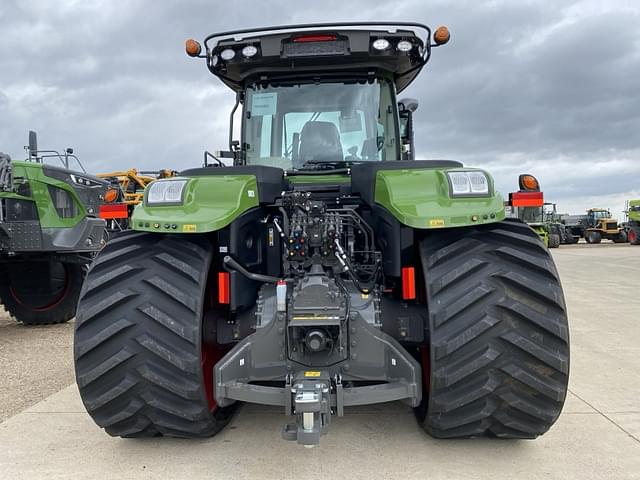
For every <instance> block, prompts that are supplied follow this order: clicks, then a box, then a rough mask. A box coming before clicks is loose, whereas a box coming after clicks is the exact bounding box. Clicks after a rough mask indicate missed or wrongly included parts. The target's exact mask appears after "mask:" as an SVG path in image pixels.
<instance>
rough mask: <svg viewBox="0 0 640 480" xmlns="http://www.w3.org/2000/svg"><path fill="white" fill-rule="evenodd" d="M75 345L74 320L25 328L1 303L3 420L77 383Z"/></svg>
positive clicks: (0, 418) (0, 400)
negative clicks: (74, 373) (74, 366)
mask: <svg viewBox="0 0 640 480" xmlns="http://www.w3.org/2000/svg"><path fill="white" fill-rule="evenodd" d="M72 344H73V322H69V323H65V324H62V325H43V326H39V327H25V326H24V325H22V324H20V323H18V322H16V321H15V320H13V319H12V318H11V317H9V314H8V313H6V312H5V311H4V309H3V308H2V307H1V306H0V375H1V377H0V378H1V380H0V422H2V421H3V420H6V419H7V418H9V417H11V416H13V415H15V414H16V413H19V412H21V411H22V410H24V409H25V408H27V407H30V406H31V405H33V404H35V403H37V402H39V401H40V400H43V399H44V398H46V397H48V396H49V395H51V394H53V393H55V392H57V391H58V390H60V389H62V388H64V387H66V386H67V385H70V384H71V383H73V382H74V375H73V358H72V353H71V352H72V348H73V345H72ZM0 476H1V475H0Z"/></svg>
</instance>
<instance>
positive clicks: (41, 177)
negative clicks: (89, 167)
mask: <svg viewBox="0 0 640 480" xmlns="http://www.w3.org/2000/svg"><path fill="white" fill-rule="evenodd" d="M12 166H13V179H14V184H15V183H17V182H18V181H19V179H20V178H24V179H25V180H26V182H27V183H28V184H29V188H30V190H31V197H23V196H21V195H17V194H15V193H10V192H0V197H4V198H20V199H23V200H32V201H34V202H35V203H36V206H37V208H38V217H39V219H40V226H41V227H42V228H70V227H74V226H75V225H77V224H78V223H79V222H80V221H81V220H82V219H83V218H84V217H85V216H86V213H85V207H84V205H83V204H82V202H81V201H80V198H78V195H77V193H76V191H75V190H74V189H73V188H72V187H71V186H70V185H68V184H67V183H65V182H63V181H61V180H58V179H55V178H51V177H48V176H46V175H45V174H44V172H43V170H42V167H43V165H42V164H41V163H35V162H12ZM49 185H51V186H54V187H57V188H60V189H62V190H65V191H66V192H68V193H69V194H70V195H71V197H72V198H73V201H74V202H75V203H76V206H77V207H78V209H77V210H78V215H76V216H75V217H72V218H60V216H59V215H58V213H57V212H56V209H55V207H54V205H53V201H52V199H51V194H50V193H49V188H48V186H49Z"/></svg>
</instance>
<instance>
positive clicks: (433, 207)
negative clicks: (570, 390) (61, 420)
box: [74, 23, 569, 446]
mask: <svg viewBox="0 0 640 480" xmlns="http://www.w3.org/2000/svg"><path fill="white" fill-rule="evenodd" d="M448 40H449V33H448V30H447V29H446V28H444V27H441V28H438V29H437V30H436V31H435V32H434V33H433V34H432V32H431V30H430V29H429V28H428V27H426V26H424V25H421V24H418V23H396V24H393V25H389V24H386V23H385V24H381V23H363V24H357V25H354V24H316V25H296V26H292V27H271V28H267V29H255V30H246V31H231V32H225V33H219V34H214V35H210V36H209V37H207V38H206V40H205V41H204V46H201V45H200V44H199V43H198V42H196V41H194V40H189V41H187V44H186V50H187V53H188V54H189V55H191V56H193V57H198V58H202V59H204V61H205V62H206V65H207V67H208V69H209V71H210V72H211V73H212V74H213V75H215V76H216V77H218V78H219V79H220V80H222V82H223V83H224V84H226V85H227V86H229V87H230V88H231V89H232V90H233V92H234V93H235V95H236V105H235V107H234V110H233V111H234V112H235V111H236V110H237V109H238V108H240V109H241V111H242V115H241V118H242V120H241V129H240V131H241V136H240V139H239V140H237V141H236V140H235V139H234V138H233V136H230V142H229V144H230V149H229V151H227V152H218V153H217V154H216V155H215V156H213V155H211V156H210V157H211V158H212V162H211V164H209V163H208V162H206V164H205V166H203V167H202V168H194V169H190V170H186V171H183V172H181V173H180V174H179V175H178V176H176V177H173V178H168V179H161V180H157V181H155V182H153V183H151V184H150V185H148V186H147V188H146V189H145V197H144V200H143V202H142V204H140V205H138V206H137V207H136V208H135V211H134V213H133V216H132V221H131V228H132V231H129V232H125V233H124V234H122V235H121V236H119V237H117V238H115V239H113V240H111V241H109V243H108V244H107V245H106V247H105V248H104V249H103V250H102V251H101V252H100V253H99V254H98V256H97V258H96V260H95V262H94V263H93V265H92V267H91V269H90V271H89V273H88V276H87V279H86V281H85V284H84V287H83V290H82V294H81V298H80V303H79V308H78V316H77V321H76V330H75V345H74V354H75V369H76V379H77V383H78V387H79V391H80V395H81V397H82V400H83V402H84V405H85V407H86V409H87V411H88V412H89V414H90V415H91V416H92V417H93V419H94V421H95V422H96V423H97V424H98V425H99V426H100V427H102V428H104V429H105V430H106V431H107V433H109V434H110V435H113V436H121V437H148V436H157V435H164V436H172V437H207V436H211V435H214V434H216V433H217V432H218V431H220V429H222V428H223V427H224V426H225V425H226V424H227V422H228V421H229V419H230V418H231V414H232V412H233V410H234V407H235V406H236V405H237V404H238V403H239V402H251V403H256V404H263V405H271V406H277V407H278V408H280V409H282V412H283V413H284V414H285V416H286V417H287V418H288V419H289V420H288V421H287V422H286V424H285V425H284V427H283V429H282V436H283V438H285V439H288V440H292V441H296V442H298V443H299V444H302V445H306V446H312V445H316V444H318V442H319V440H320V435H321V434H322V433H324V432H326V430H327V428H328V427H329V424H330V421H331V419H332V418H334V417H338V418H339V417H341V416H343V415H345V413H346V412H347V411H348V407H352V406H357V405H367V404H375V403H383V402H391V401H401V402H404V403H406V404H407V405H410V406H411V407H413V408H414V409H415V413H416V417H417V420H418V422H419V424H420V425H421V426H422V427H423V428H424V429H425V430H426V431H427V432H429V433H430V434H431V435H433V436H435V437H439V438H457V437H474V436H485V435H488V436H499V437H507V438H535V437H537V436H538V435H541V434H543V433H544V432H546V431H547V430H548V429H549V428H550V426H551V425H552V424H553V423H554V422H555V421H556V420H557V418H558V416H559V415H560V411H561V409H562V406H563V403H564V400H565V396H566V394H567V380H568V373H569V337H568V335H569V332H568V327H567V312H566V307H565V302H564V297H563V292H562V288H561V285H560V278H559V276H558V272H557V271H556V267H555V265H554V262H553V259H552V258H551V256H550V254H549V251H548V250H547V249H546V248H545V246H544V244H543V243H542V241H541V240H540V237H539V236H538V235H537V234H536V233H535V232H534V231H533V230H531V228H529V227H528V226H527V225H526V224H525V223H522V222H520V221H518V220H505V210H504V205H503V202H502V197H501V195H500V194H499V193H498V192H497V191H496V190H495V189H494V181H493V179H492V177H491V176H490V175H489V174H488V173H487V172H485V171H484V170H481V169H478V168H465V167H463V165H462V164H461V163H459V162H456V161H449V160H415V159H414V158H413V157H414V156H415V153H414V150H413V148H411V147H412V138H413V127H412V121H411V120H412V118H411V117H412V115H413V114H414V112H415V110H416V107H417V102H416V101H415V100H398V99H397V97H396V95H397V93H399V92H400V91H402V90H403V89H405V88H406V87H407V86H408V85H409V84H410V83H411V82H412V81H413V80H414V79H415V78H416V76H417V75H418V73H419V72H420V70H421V69H422V68H423V67H424V65H425V64H426V63H427V61H428V60H429V57H430V55H431V52H432V50H433V49H434V47H436V46H439V45H442V44H444V43H446V42H447V41H448ZM231 118H232V125H231V128H230V135H233V132H234V130H233V113H232V115H231ZM401 132H402V133H401ZM220 158H233V166H224V164H223V162H222V161H221V160H220Z"/></svg>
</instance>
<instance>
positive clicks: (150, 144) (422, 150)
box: [0, 0, 640, 217]
mask: <svg viewBox="0 0 640 480" xmlns="http://www.w3.org/2000/svg"><path fill="white" fill-rule="evenodd" d="M357 20H381V21H390V20H399V21H420V22H423V23H426V24H428V25H430V26H432V27H433V28H435V27H436V26H438V25H440V24H445V25H447V26H448V27H449V28H450V30H451V32H452V39H451V41H450V43H449V44H448V45H446V46H444V47H441V48H438V49H435V50H434V52H433V56H432V61H431V62H430V64H429V65H428V66H427V68H425V70H424V71H423V73H422V75H421V76H420V77H419V78H418V79H417V80H416V82H415V83H414V84H413V85H412V86H411V87H410V88H408V89H407V90H406V91H405V92H403V94H402V95H401V96H408V97H413V98H417V99H418V100H419V101H420V108H419V109H418V112H417V113H416V118H415V128H416V130H417V140H416V149H417V154H418V157H419V158H450V159H459V160H462V161H463V162H464V163H465V164H466V165H468V166H479V167H483V168H486V169H488V170H489V171H490V172H491V173H493V174H494V176H495V178H496V183H497V185H498V188H499V189H500V190H501V191H502V192H503V193H504V194H506V193H508V192H509V191H512V190H515V189H517V175H518V174H519V173H523V172H526V173H532V174H534V175H536V176H538V178H539V179H540V181H541V183H542V187H543V190H544V191H545V197H546V200H547V201H553V202H557V203H558V207H559V210H560V211H563V212H570V213H579V212H581V211H583V210H585V209H586V208H588V207H591V206H604V207H608V208H611V210H612V211H613V213H614V214H616V215H618V217H622V214H621V211H622V210H623V205H624V200H625V199H627V198H640V161H639V160H640V2H638V1H637V0H634V1H613V0H609V1H606V2H605V1H593V2H592V1H576V2H571V1H560V0H555V1H553V2H550V1H548V0H547V1H521V0H513V1H509V2H506V1H505V2H502V1H490V2H483V1H481V0H480V1H478V0H476V1H456V2H453V1H429V2H425V1H424V0H404V1H400V2H393V1H386V2H373V1H371V0H351V1H348V2H346V1H344V0H340V1H336V0H323V1H321V2H306V1H304V2H303V1H298V2H294V1H291V0H288V1H283V0H269V1H259V2H258V1H254V2H243V1H237V0H236V1H234V2H219V1H217V2H216V1H213V0H208V1H205V0H189V1H177V0H176V1H150V0H148V1H143V0H86V1H84V0H32V1H26V0H25V1H19V0H2V1H1V2H0V25H2V27H1V28H0V32H2V35H1V36H0V151H4V152H6V153H9V154H10V155H11V156H12V157H13V158H15V159H23V158H24V157H25V154H24V150H23V146H24V145H25V144H26V143H27V132H28V130H29V129H33V130H37V131H38V134H39V143H40V148H41V149H44V148H50V149H63V148H64V147H67V146H72V147H74V148H75V150H76V153H77V154H78V155H79V156H80V157H81V159H82V161H83V162H84V164H85V166H86V167H87V169H88V170H90V171H92V172H104V171H109V170H112V169H116V168H129V167H137V168H138V169H155V170H157V169H160V168H175V169H178V170H180V169H183V168H186V167H191V166H197V165H199V164H200V163H201V162H202V152H203V150H204V149H209V150H216V149H221V148H224V146H225V144H226V143H227V136H228V130H227V124H228V115H229V111H230V109H231V107H232V105H233V101H234V96H233V94H232V92H231V91H230V90H228V89H227V88H226V87H224V86H223V85H222V84H221V83H220V82H219V81H217V79H216V78H215V77H213V76H212V75H210V74H209V73H208V71H207V70H206V68H205V65H204V62H203V61H202V60H197V59H191V58H188V57H187V56H186V55H185V54H184V40H185V39H186V38H189V37H194V38H196V39H199V40H202V39H204V37H205V36H206V35H207V34H209V33H213V32H216V31H223V30H229V29H234V28H245V27H247V28H248V27H259V26H268V25H278V24H286V23H300V22H323V21H357Z"/></svg>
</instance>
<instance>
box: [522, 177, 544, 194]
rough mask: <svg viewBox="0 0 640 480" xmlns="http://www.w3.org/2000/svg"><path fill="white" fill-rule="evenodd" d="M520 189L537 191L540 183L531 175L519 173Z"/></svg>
mask: <svg viewBox="0 0 640 480" xmlns="http://www.w3.org/2000/svg"><path fill="white" fill-rule="evenodd" d="M519 180H520V181H519V182H518V183H520V190H528V191H530V192H537V191H539V190H540V184H539V183H538V180H537V179H536V177H534V176H533V175H520V179H519Z"/></svg>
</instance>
